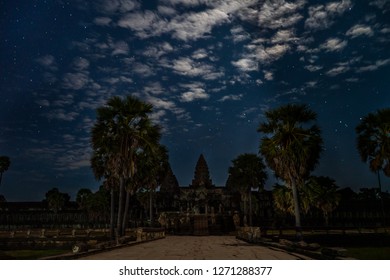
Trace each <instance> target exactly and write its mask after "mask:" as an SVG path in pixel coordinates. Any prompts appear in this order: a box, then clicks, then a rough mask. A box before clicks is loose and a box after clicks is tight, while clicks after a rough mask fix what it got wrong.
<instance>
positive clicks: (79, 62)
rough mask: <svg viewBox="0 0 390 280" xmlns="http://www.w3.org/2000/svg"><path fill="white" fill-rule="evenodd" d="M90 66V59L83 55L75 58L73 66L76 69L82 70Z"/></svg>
mask: <svg viewBox="0 0 390 280" xmlns="http://www.w3.org/2000/svg"><path fill="white" fill-rule="evenodd" d="M88 67H89V61H88V60H87V59H85V58H83V57H78V58H75V59H74V60H73V68H74V69H75V70H76V71H82V70H85V69H87V68H88Z"/></svg>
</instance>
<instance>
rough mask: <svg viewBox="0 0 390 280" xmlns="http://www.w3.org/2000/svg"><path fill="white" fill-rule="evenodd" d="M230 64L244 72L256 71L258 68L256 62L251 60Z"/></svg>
mask: <svg viewBox="0 0 390 280" xmlns="http://www.w3.org/2000/svg"><path fill="white" fill-rule="evenodd" d="M232 64H233V65H234V66H236V67H237V68H239V69H240V70H241V71H244V72H251V71H257V70H258V68H259V66H258V62H257V61H256V60H255V59H253V58H242V59H239V60H237V61H233V62H232Z"/></svg>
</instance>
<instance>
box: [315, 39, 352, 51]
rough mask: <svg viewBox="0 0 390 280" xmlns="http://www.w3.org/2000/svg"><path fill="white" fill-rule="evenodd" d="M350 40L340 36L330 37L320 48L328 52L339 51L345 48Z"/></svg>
mask: <svg viewBox="0 0 390 280" xmlns="http://www.w3.org/2000/svg"><path fill="white" fill-rule="evenodd" d="M347 44H348V42H347V41H345V40H341V39H339V38H329V39H328V40H326V42H325V43H323V44H322V45H321V46H320V48H321V49H324V50H325V51H326V52H338V51H341V50H343V49H344V48H345V47H346V46H347Z"/></svg>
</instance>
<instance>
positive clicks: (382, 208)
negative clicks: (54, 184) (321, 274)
mask: <svg viewBox="0 0 390 280" xmlns="http://www.w3.org/2000/svg"><path fill="white" fill-rule="evenodd" d="M377 173H378V186H379V199H380V200H381V210H382V226H383V227H384V228H386V217H385V208H384V205H383V198H382V183H381V175H380V170H378V171H377ZM0 182H1V181H0Z"/></svg>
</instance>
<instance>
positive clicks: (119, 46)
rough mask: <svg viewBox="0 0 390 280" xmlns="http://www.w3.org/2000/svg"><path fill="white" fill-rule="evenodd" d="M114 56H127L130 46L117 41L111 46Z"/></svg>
mask: <svg viewBox="0 0 390 280" xmlns="http://www.w3.org/2000/svg"><path fill="white" fill-rule="evenodd" d="M111 48H112V49H113V50H112V53H111V54H112V55H120V54H123V55H127V54H128V52H129V45H128V44H127V43H126V42H125V41H117V42H115V43H114V44H112V45H111Z"/></svg>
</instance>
